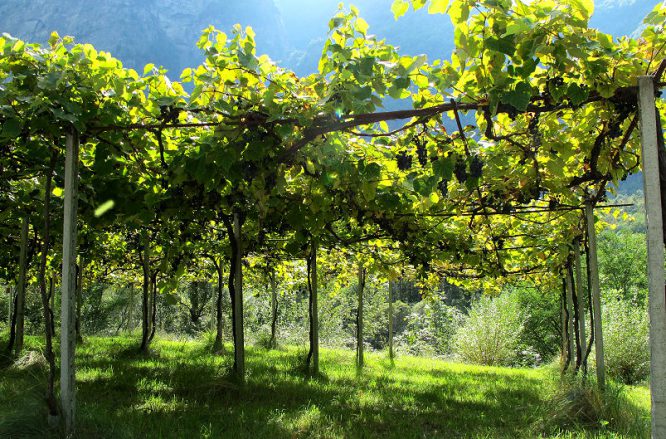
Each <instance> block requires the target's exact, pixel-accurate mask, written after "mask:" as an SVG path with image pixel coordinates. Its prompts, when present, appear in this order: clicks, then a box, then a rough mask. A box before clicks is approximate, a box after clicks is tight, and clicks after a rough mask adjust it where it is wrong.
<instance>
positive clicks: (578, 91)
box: [567, 83, 590, 105]
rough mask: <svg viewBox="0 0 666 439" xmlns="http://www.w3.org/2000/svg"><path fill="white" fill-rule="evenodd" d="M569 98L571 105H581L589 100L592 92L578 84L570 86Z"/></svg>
mask: <svg viewBox="0 0 666 439" xmlns="http://www.w3.org/2000/svg"><path fill="white" fill-rule="evenodd" d="M567 96H569V99H571V103H572V104H574V105H580V104H582V103H583V102H585V101H586V100H587V98H588V97H589V96H590V92H589V90H588V89H587V87H581V86H580V85H578V84H576V83H572V84H569V88H568V89H567Z"/></svg>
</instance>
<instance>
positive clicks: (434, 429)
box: [0, 337, 649, 438]
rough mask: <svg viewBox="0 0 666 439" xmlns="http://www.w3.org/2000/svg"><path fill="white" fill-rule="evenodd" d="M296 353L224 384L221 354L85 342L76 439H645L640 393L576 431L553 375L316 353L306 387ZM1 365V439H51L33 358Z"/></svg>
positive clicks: (300, 353) (300, 354) (630, 390)
mask: <svg viewBox="0 0 666 439" xmlns="http://www.w3.org/2000/svg"><path fill="white" fill-rule="evenodd" d="M27 344H28V350H37V351H38V350H39V345H38V339H37V338H29V339H28V341H27ZM228 349H230V346H228ZM305 354H306V352H305V350H304V349H297V348H283V349H279V350H275V351H269V350H265V349H263V348H248V350H247V379H246V383H245V384H243V385H240V384H239V383H238V382H236V381H235V380H234V379H233V378H232V377H231V376H230V375H229V369H230V366H231V355H230V354H228V355H225V356H222V357H220V356H214V355H211V354H210V351H209V346H208V345H207V344H205V343H203V342H193V341H188V342H176V341H157V342H156V343H155V344H154V346H153V353H152V354H151V355H150V356H142V355H140V354H139V353H138V352H137V340H135V339H130V338H123V337H114V338H88V339H87V340H86V343H85V344H83V345H81V346H80V347H79V349H78V351H77V357H78V360H77V367H78V371H77V380H78V394H77V395H78V426H79V427H78V433H79V434H78V436H79V437H82V438H198V437H202V438H218V437H230V438H309V437H317V438H320V437H321V438H374V437H378V438H432V437H441V438H456V437H473V438H482V437H487V438H496V437H507V438H509V437H641V436H646V435H648V433H649V430H648V428H649V427H648V426H649V392H648V391H647V388H645V387H618V386H614V387H613V388H612V390H611V392H612V393H613V395H612V397H613V400H614V404H616V405H618V406H617V407H615V409H616V410H615V411H616V412H617V413H622V414H623V415H622V416H623V418H626V419H623V420H621V421H620V420H616V419H612V418H611V419H601V420H592V421H589V420H588V421H586V422H584V423H582V424H581V423H577V422H576V421H575V420H570V419H569V418H567V417H566V416H565V417H563V418H562V419H560V413H559V411H560V408H559V407H558V404H560V405H562V407H565V406H568V405H567V402H568V400H569V399H571V400H573V399H574V398H575V396H569V395H567V394H566V393H564V394H562V392H558V391H557V386H558V385H559V383H560V381H559V379H558V374H557V372H556V370H555V369H553V368H540V369H509V368H495V367H481V366H470V365H464V364H456V363H449V362H445V361H441V360H436V359H429V358H416V357H405V356H400V357H398V358H397V359H396V360H395V363H394V364H392V363H391V362H390V361H389V360H388V359H387V358H386V355H385V354H383V353H371V354H368V355H367V366H366V367H365V368H364V369H363V371H361V372H358V371H357V370H356V368H355V367H354V353H353V352H352V351H344V350H331V349H323V350H322V352H321V375H320V376H318V377H314V378H310V377H308V376H307V375H306V374H305V373H304V369H303V361H304V358H305ZM0 367H1V369H0V437H12V438H14V437H16V438H19V437H58V434H57V432H53V431H52V430H48V427H47V423H46V416H45V409H44V403H43V402H42V401H43V394H44V386H45V366H44V362H43V360H42V359H41V358H40V355H39V354H36V353H28V354H27V355H26V356H24V357H23V358H22V359H21V360H20V361H19V362H18V363H17V364H14V365H11V366H10V365H8V364H7V361H5V364H4V365H2V366H0ZM556 395H559V396H556ZM562 410H564V409H563V408H562ZM575 410H578V409H577V408H576V409H575ZM580 410H581V411H583V412H584V411H585V407H582V408H581V409H580ZM583 414H584V413H583ZM627 414H629V415H628V416H627ZM583 418H584V416H583ZM627 419H629V421H627ZM569 421H570V422H569ZM628 424H630V425H628Z"/></svg>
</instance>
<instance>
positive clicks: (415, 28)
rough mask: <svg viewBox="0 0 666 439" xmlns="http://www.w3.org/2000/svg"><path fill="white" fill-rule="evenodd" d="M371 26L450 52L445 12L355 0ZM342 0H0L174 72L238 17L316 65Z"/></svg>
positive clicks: (14, 28) (409, 43)
mask: <svg viewBox="0 0 666 439" xmlns="http://www.w3.org/2000/svg"><path fill="white" fill-rule="evenodd" d="M352 3H353V4H355V5H356V6H357V7H358V8H359V10H360V12H361V16H362V17H364V18H365V20H366V21H367V22H368V23H369V24H370V32H371V33H373V34H376V35H377V36H378V37H380V38H386V40H387V41H388V42H389V43H390V44H394V45H397V46H399V47H400V49H401V51H402V52H403V53H405V54H410V55H417V54H422V53H423V54H426V55H428V57H429V58H430V59H435V58H448V57H449V55H450V53H451V51H452V50H453V28H452V26H451V22H450V20H449V19H448V17H447V16H445V15H428V14H427V12H426V11H425V10H421V11H417V12H410V13H408V14H407V15H405V16H404V17H402V18H401V19H400V20H397V21H396V20H394V18H393V14H392V13H391V11H390V6H391V3H392V0H353V1H352ZM657 3H659V1H658V0H598V1H597V7H596V11H595V14H594V16H593V17H592V20H591V25H592V26H594V27H598V28H599V29H601V30H602V31H604V32H607V33H611V34H613V35H615V36H620V35H630V34H631V33H632V32H634V31H635V30H636V29H637V28H638V27H639V25H640V22H641V19H642V17H644V16H645V15H646V14H647V13H648V12H649V11H650V10H651V9H652V8H653V7H654V5H656V4H657ZM338 5H339V0H317V1H312V0H190V1H188V2H186V3H184V2H181V1H177V0H105V1H80V0H78V1H77V0H3V1H2V2H0V32H8V33H10V34H12V35H14V36H16V37H19V38H22V39H25V40H28V41H34V42H44V41H46V40H47V39H48V37H49V35H50V33H51V32H52V31H54V30H57V31H58V32H59V33H60V34H61V35H73V36H74V37H75V38H76V40H77V41H80V42H87V43H91V44H93V45H95V47H97V48H98V49H100V50H106V51H110V52H111V53H112V54H113V55H114V56H116V57H117V58H120V59H121V60H122V61H123V62H124V64H125V65H126V66H129V67H133V68H137V69H141V68H142V67H143V66H144V65H145V64H147V63H155V64H158V65H163V66H165V67H167V68H168V69H169V70H170V71H171V72H172V76H174V77H177V76H178V73H179V72H180V71H181V70H182V69H183V68H184V67H187V66H192V65H197V64H198V63H199V62H200V61H201V55H200V53H199V51H198V49H197V48H196V47H195V42H196V41H197V39H198V37H199V35H200V33H201V30H202V29H204V28H205V27H207V26H208V25H210V24H212V25H214V26H216V27H218V28H220V29H222V30H225V31H227V32H228V31H229V30H230V28H231V26H232V25H233V24H235V23H241V24H242V25H243V26H248V25H249V26H252V27H253V28H254V30H255V32H256V34H257V46H258V51H259V52H260V53H267V54H269V55H270V56H271V57H272V58H274V59H276V60H278V61H280V62H281V64H282V65H284V66H285V67H289V68H292V69H294V70H296V72H297V73H299V74H307V73H311V72H313V71H314V70H315V69H316V66H317V62H318V60H319V57H320V54H321V47H322V45H323V41H324V39H325V38H326V35H327V32H328V21H329V19H330V18H331V17H332V16H333V15H334V14H335V12H336V11H337V9H338Z"/></svg>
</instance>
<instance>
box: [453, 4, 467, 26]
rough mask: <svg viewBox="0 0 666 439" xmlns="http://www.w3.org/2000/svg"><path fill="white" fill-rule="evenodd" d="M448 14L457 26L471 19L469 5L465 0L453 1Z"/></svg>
mask: <svg viewBox="0 0 666 439" xmlns="http://www.w3.org/2000/svg"><path fill="white" fill-rule="evenodd" d="M448 12H449V17H451V21H452V22H453V24H454V26H455V25H458V24H460V23H463V22H465V21H467V19H468V18H469V5H468V4H467V3H466V2H464V1H463V0H453V3H451V6H450V7H449V11H448Z"/></svg>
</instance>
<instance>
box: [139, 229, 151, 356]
mask: <svg viewBox="0 0 666 439" xmlns="http://www.w3.org/2000/svg"><path fill="white" fill-rule="evenodd" d="M141 263H142V264H141V265H142V269H143V285H142V296H141V348H140V350H141V352H143V353H147V352H148V346H149V344H150V341H149V340H148V338H149V337H150V329H151V328H150V243H149V242H148V238H147V237H146V238H145V240H144V244H143V255H142V257H141Z"/></svg>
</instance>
